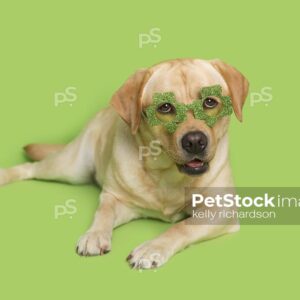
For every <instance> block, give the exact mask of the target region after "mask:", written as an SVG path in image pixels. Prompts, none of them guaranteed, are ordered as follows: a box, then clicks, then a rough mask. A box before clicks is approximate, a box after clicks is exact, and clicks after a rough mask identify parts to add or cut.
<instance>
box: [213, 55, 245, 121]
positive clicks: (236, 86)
mask: <svg viewBox="0 0 300 300" xmlns="http://www.w3.org/2000/svg"><path fill="white" fill-rule="evenodd" d="M210 63H211V64H212V66H213V67H214V68H215V69H216V70H217V71H218V72H219V73H220V74H221V75H222V77H223V78H224V80H225V81H226V83H227V85H228V88H229V93H230V96H231V99H232V106H233V110H234V113H235V115H236V117H237V118H238V120H239V121H241V122H242V119H243V116H242V109H243V106H244V103H245V100H246V97H247V94H248V88H249V82H248V80H247V79H246V78H245V77H244V75H243V74H241V73H240V72H239V71H238V70H236V69H235V68H234V67H232V66H230V65H228V64H226V63H224V62H223V61H221V60H219V59H214V60H211V61H210Z"/></svg>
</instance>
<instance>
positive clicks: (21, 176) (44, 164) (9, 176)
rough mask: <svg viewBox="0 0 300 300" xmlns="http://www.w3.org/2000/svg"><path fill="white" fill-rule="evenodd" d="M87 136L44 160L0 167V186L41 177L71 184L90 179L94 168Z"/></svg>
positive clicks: (91, 148)
mask: <svg viewBox="0 0 300 300" xmlns="http://www.w3.org/2000/svg"><path fill="white" fill-rule="evenodd" d="M92 142H93V141H92V140H91V139H89V138H88V137H85V136H83V137H80V138H78V139H76V140H75V141H74V142H72V143H70V144H69V145H67V146H66V147H65V148H63V149H62V150H61V151H58V152H57V153H54V154H52V155H50V156H47V157H46V158H45V159H44V160H41V161H39V162H34V163H25V164H22V165H19V166H16V167H13V168H9V169H2V170H1V169H0V186H1V185H5V184H8V183H11V182H14V181H20V180H25V179H42V180H55V181H62V182H68V183H73V184H81V183H88V182H90V181H91V178H92V174H93V170H94V154H93V151H94V146H93V145H92Z"/></svg>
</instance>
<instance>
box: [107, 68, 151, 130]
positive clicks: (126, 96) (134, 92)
mask: <svg viewBox="0 0 300 300" xmlns="http://www.w3.org/2000/svg"><path fill="white" fill-rule="evenodd" d="M147 73H148V72H147V69H142V70H138V71H137V72H136V73H134V74H133V75H132V76H130V77H129V78H128V79H127V80H126V82H125V83H124V84H123V85H122V86H121V87H120V88H119V89H118V90H117V91H116V93H115V94H114V95H113V96H112V99H111V105H112V106H113V107H114V108H115V110H116V111H117V113H118V114H119V115H120V117H121V118H122V119H123V120H124V121H125V122H126V123H127V124H128V125H129V126H130V128H131V132H132V133H133V134H136V132H137V130H138V127H139V125H140V121H141V114H142V99H141V96H142V91H143V88H144V85H145V83H146V80H147V78H148V76H147Z"/></svg>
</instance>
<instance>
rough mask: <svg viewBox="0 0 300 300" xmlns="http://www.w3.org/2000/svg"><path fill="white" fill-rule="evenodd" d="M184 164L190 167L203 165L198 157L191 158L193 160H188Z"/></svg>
mask: <svg viewBox="0 0 300 300" xmlns="http://www.w3.org/2000/svg"><path fill="white" fill-rule="evenodd" d="M186 165H187V166H188V167H190V168H200V167H202V166H203V161H201V160H199V159H193V160H191V161H189V162H188V163H186Z"/></svg>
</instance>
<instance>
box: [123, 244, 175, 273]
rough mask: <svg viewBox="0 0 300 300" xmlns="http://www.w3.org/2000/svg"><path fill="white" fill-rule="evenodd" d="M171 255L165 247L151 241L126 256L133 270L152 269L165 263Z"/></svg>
mask: <svg viewBox="0 0 300 300" xmlns="http://www.w3.org/2000/svg"><path fill="white" fill-rule="evenodd" d="M172 255H173V253H172V251H171V250H170V249H169V247H167V245H163V244H161V243H160V242H159V241H158V240H152V241H148V242H146V243H144V244H142V245H141V246H139V247H137V248H136V249H134V250H133V251H132V252H131V253H130V254H129V255H128V257H127V261H128V263H129V265H130V266H131V267H132V268H133V269H154V268H158V267H160V266H161V265H163V264H164V263H165V262H167V261H168V259H169V258H170V257H171V256H172Z"/></svg>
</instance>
